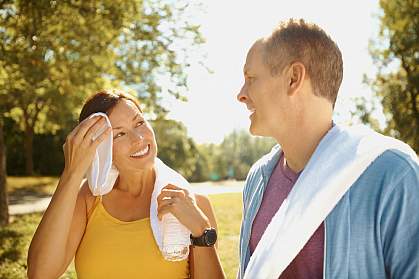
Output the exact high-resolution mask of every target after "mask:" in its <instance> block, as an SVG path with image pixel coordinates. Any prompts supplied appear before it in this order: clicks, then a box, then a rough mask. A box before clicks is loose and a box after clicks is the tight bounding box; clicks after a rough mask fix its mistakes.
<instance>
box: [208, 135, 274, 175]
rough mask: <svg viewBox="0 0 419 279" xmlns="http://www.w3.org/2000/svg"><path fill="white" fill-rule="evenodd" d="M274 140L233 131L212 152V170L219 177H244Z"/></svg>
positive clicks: (266, 151)
mask: <svg viewBox="0 0 419 279" xmlns="http://www.w3.org/2000/svg"><path fill="white" fill-rule="evenodd" d="M274 144H275V141H274V140H273V139H270V138H262V137H254V136H251V135H250V134H249V132H247V131H243V130H241V131H233V132H232V133H230V134H228V135H227V136H226V137H225V138H224V140H223V141H222V143H221V144H220V145H219V146H217V147H216V148H215V150H214V151H213V152H212V155H213V156H214V158H213V166H214V171H215V172H216V173H217V174H219V176H220V178H235V179H239V180H243V179H245V178H246V176H247V173H248V172H249V169H250V167H251V166H252V165H253V164H254V163H255V162H256V161H257V160H258V159H259V158H260V157H262V156H263V155H264V154H266V153H268V152H269V151H270V150H271V148H272V146H273V145H274Z"/></svg>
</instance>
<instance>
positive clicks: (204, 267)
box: [157, 185, 225, 279]
mask: <svg viewBox="0 0 419 279" xmlns="http://www.w3.org/2000/svg"><path fill="white" fill-rule="evenodd" d="M157 201H158V209H157V210H158V216H159V218H160V219H161V218H162V216H163V215H164V214H166V213H172V214H173V215H174V216H175V217H176V218H177V219H178V220H179V222H181V223H182V224H183V225H184V226H185V227H187V228H188V229H189V230H190V231H191V233H192V235H193V236H195V237H199V236H201V235H202V234H203V233H204V230H205V229H208V228H211V227H212V228H215V229H217V224H216V221H215V216H214V212H213V210H212V207H211V204H210V201H209V200H208V198H207V197H205V196H202V195H195V198H193V196H192V195H191V194H190V193H189V192H188V191H187V190H185V189H181V188H179V187H177V186H174V185H168V186H166V187H164V188H163V189H162V192H161V194H160V195H159V196H158V198H157ZM191 247H192V249H191V254H190V257H189V259H190V271H191V275H192V278H194V279H205V278H211V279H217V278H225V275H224V272H223V269H222V267H221V263H220V259H219V258H218V254H217V250H216V247H197V246H191Z"/></svg>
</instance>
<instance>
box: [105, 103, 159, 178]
mask: <svg viewBox="0 0 419 279" xmlns="http://www.w3.org/2000/svg"><path fill="white" fill-rule="evenodd" d="M109 120H110V122H111V125H112V132H113V150H112V156H113V163H114V165H115V166H116V168H117V169H118V170H120V171H121V170H125V169H130V170H133V171H135V170H143V169H150V168H152V167H153V165H154V159H155V158H156V156H157V144H156V139H155V137H154V132H153V129H152V128H151V126H150V124H149V123H148V122H147V121H146V120H145V119H144V117H143V114H142V113H141V111H140V110H139V109H138V108H137V106H136V105H135V104H134V103H133V102H131V101H129V100H124V99H122V100H120V101H119V102H118V104H117V105H115V107H114V108H113V109H112V111H111V113H110V115H109Z"/></svg>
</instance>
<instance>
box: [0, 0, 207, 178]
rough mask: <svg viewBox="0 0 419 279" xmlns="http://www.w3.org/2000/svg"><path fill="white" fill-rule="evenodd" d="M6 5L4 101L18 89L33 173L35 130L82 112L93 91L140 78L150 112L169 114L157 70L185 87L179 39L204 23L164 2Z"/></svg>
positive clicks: (1, 32)
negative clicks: (186, 20) (193, 22)
mask: <svg viewBox="0 0 419 279" xmlns="http://www.w3.org/2000/svg"><path fill="white" fill-rule="evenodd" d="M0 8H1V9H0V20H1V25H0V26H1V28H0V38H1V40H2V45H1V49H0V65H1V68H2V69H3V72H4V73H3V74H2V75H0V77H2V79H1V80H0V85H1V86H0V88H1V89H0V99H1V101H0V102H1V105H3V102H4V100H3V96H5V95H9V96H10V95H11V96H12V100H11V101H12V109H11V110H10V111H9V112H8V113H9V114H10V116H11V117H13V118H14V119H15V120H16V122H17V123H20V126H21V129H22V130H23V131H24V132H25V144H24V147H25V154H26V172H27V173H28V174H31V173H32V172H33V162H32V147H33V135H34V133H36V132H38V133H42V132H43V131H51V130H52V131H56V130H58V129H59V128H60V127H61V126H62V124H63V122H64V120H68V119H70V120H74V119H76V114H77V111H78V109H79V108H80V105H81V103H82V102H83V100H84V99H85V97H86V95H87V94H89V93H92V92H95V91H97V90H98V89H100V88H102V87H104V86H115V85H119V86H127V85H128V86H130V85H135V87H133V88H134V89H135V90H137V93H138V96H139V97H140V99H142V102H143V103H145V105H146V107H147V110H148V111H150V112H153V113H156V114H161V113H164V112H165V110H164V108H163V107H162V106H161V105H160V100H161V96H162V93H161V92H160V87H159V86H158V84H157V82H156V76H157V75H163V73H164V74H166V75H168V76H170V77H171V78H172V79H173V82H174V83H176V85H178V86H179V87H180V88H181V87H182V86H185V85H186V83H185V75H184V73H183V68H184V66H185V63H184V61H180V58H179V57H178V55H177V53H176V52H175V49H174V44H175V43H176V39H181V38H184V39H186V38H187V37H188V36H189V37H192V40H193V41H194V42H197V43H198V42H200V35H199V32H198V29H197V28H196V27H195V26H190V25H187V24H186V25H184V26H182V25H181V26H178V25H176V24H175V22H174V21H175V20H176V18H177V17H178V16H179V12H178V11H174V9H175V6H174V4H168V3H164V2H161V1H151V0H150V1H135V0H132V1H125V0H101V1H70V0H68V1H49V0H48V1H46V0H40V1H29V0H26V1H3V2H2V3H1V7H0ZM179 24H180V23H179ZM170 92H171V93H172V94H174V95H175V96H177V97H180V95H179V92H175V91H170Z"/></svg>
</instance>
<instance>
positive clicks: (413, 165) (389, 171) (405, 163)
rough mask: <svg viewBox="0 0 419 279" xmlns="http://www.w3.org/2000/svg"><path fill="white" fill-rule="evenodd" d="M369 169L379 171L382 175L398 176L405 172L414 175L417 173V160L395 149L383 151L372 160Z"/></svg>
mask: <svg viewBox="0 0 419 279" xmlns="http://www.w3.org/2000/svg"><path fill="white" fill-rule="evenodd" d="M369 169H370V170H371V171H374V172H376V171H378V172H381V173H382V174H383V175H385V174H386V175H394V176H397V177H399V178H400V177H401V176H403V175H404V174H407V173H411V174H416V175H418V173H419V165H418V162H417V160H414V159H413V158H411V157H410V156H409V155H408V154H406V153H403V152H401V151H400V150H397V149H389V150H386V151H384V152H383V153H382V154H381V155H380V156H378V157H377V158H376V159H375V160H374V162H373V163H372V164H371V166H370V168H369Z"/></svg>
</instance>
